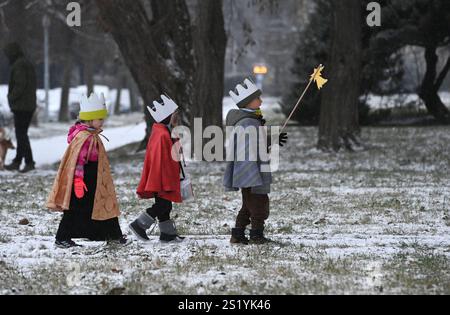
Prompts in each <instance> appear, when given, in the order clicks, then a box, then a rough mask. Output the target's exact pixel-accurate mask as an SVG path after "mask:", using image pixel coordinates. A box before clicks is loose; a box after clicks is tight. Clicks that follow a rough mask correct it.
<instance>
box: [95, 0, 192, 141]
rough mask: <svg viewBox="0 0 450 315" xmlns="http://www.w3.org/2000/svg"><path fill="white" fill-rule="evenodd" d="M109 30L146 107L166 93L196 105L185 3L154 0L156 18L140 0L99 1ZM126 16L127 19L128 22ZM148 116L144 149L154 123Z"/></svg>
mask: <svg viewBox="0 0 450 315" xmlns="http://www.w3.org/2000/svg"><path fill="white" fill-rule="evenodd" d="M96 3H97V6H98V7H99V9H100V16H101V19H102V22H103V24H104V27H105V29H106V30H107V31H108V32H110V33H111V34H112V36H113V37H114V40H115V41H116V43H117V45H118V47H119V48H120V51H121V53H122V56H123V58H124V61H125V63H126V64H127V66H128V68H129V69H130V71H131V73H132V75H133V77H134V79H135V81H136V83H137V84H138V86H139V90H140V92H141V95H142V97H143V99H144V101H145V103H146V104H150V103H151V102H152V101H154V100H155V99H156V98H158V97H159V96H160V95H161V94H162V93H167V94H169V95H170V96H171V97H172V98H174V100H175V101H177V102H178V103H179V104H180V105H182V106H183V109H184V117H185V121H189V119H188V117H190V113H189V110H190V109H191V108H192V104H193V78H194V70H195V69H194V62H193V58H192V50H193V47H192V36H191V25H190V18H189V12H188V8H187V6H186V3H185V1H183V0H171V1H160V0H151V1H150V3H151V8H152V13H153V20H152V21H150V20H149V17H148V16H147V14H146V11H145V8H144V7H143V5H142V3H141V2H140V1H136V0H96ZM124 16H126V18H124ZM145 115H146V116H147V119H146V120H147V125H148V126H147V135H146V137H145V139H144V140H143V142H142V145H141V148H142V149H145V147H146V145H147V140H148V137H149V134H150V132H151V126H152V119H151V117H150V114H149V113H147V111H146V110H145Z"/></svg>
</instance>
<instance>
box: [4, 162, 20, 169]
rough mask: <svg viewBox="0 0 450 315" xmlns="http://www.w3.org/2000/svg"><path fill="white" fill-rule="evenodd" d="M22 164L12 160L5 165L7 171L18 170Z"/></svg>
mask: <svg viewBox="0 0 450 315" xmlns="http://www.w3.org/2000/svg"><path fill="white" fill-rule="evenodd" d="M20 164H21V163H19V162H12V163H11V164H9V165H5V170H7V171H18V170H19V169H20Z"/></svg>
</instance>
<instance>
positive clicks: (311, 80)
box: [280, 65, 322, 133]
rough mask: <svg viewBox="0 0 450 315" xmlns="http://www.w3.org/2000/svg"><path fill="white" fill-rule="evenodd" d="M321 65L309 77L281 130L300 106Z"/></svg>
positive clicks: (282, 129)
mask: <svg viewBox="0 0 450 315" xmlns="http://www.w3.org/2000/svg"><path fill="white" fill-rule="evenodd" d="M321 67H322V65H320V66H319V67H318V68H317V70H316V71H315V72H314V74H313V76H312V77H311V79H310V80H309V83H308V86H307V87H306V88H305V90H304V91H303V94H302V96H300V99H299V100H298V102H297V104H296V105H295V107H294V109H293V110H292V112H291V114H290V115H289V117H288V119H287V120H286V122H285V123H284V125H283V128H281V131H280V133H281V132H283V131H284V129H286V127H287V124H288V123H289V121H290V120H291V118H292V116H294V113H295V111H296V110H297V108H298V107H299V106H300V103H301V102H302V100H303V98H304V97H305V95H306V92H307V91H308V89H309V87H310V86H311V84H312V83H313V81H314V79H315V77H316V75H317V73H318V72H319V70H320V68H321Z"/></svg>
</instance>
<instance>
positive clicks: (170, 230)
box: [159, 220, 185, 243]
mask: <svg viewBox="0 0 450 315" xmlns="http://www.w3.org/2000/svg"><path fill="white" fill-rule="evenodd" d="M159 231H160V232H161V236H160V238H159V239H160V241H161V242H164V243H170V242H182V241H183V240H184V239H185V238H184V237H181V236H179V235H178V234H177V228H176V226H175V222H173V221H172V220H168V221H164V222H160V223H159Z"/></svg>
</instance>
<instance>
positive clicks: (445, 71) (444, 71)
mask: <svg viewBox="0 0 450 315" xmlns="http://www.w3.org/2000/svg"><path fill="white" fill-rule="evenodd" d="M449 70H450V57H448V59H447V63H446V64H445V66H444V69H442V72H441V73H440V74H439V76H438V78H437V79H436V83H435V87H436V89H437V90H439V88H440V87H441V85H442V83H444V80H445V78H446V77H447V74H448V71H449Z"/></svg>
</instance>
